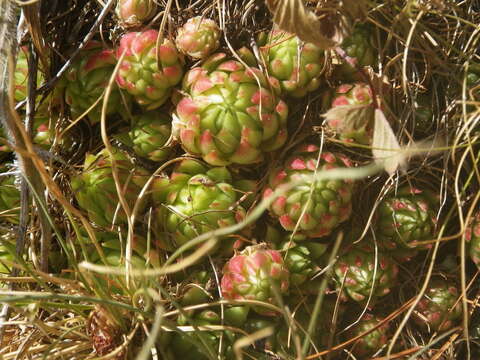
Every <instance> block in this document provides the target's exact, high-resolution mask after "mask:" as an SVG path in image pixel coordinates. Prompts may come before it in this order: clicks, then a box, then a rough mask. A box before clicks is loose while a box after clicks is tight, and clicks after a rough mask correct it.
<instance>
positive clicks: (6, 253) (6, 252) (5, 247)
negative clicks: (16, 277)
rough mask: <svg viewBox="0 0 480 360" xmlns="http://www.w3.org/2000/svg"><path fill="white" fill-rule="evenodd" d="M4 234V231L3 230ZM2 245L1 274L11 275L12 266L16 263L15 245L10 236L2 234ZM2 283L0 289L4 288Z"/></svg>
mask: <svg viewBox="0 0 480 360" xmlns="http://www.w3.org/2000/svg"><path fill="white" fill-rule="evenodd" d="M1 231H2V232H3V229H2V230H1ZM0 236H1V238H0V240H1V243H0V274H10V270H11V268H12V264H11V263H13V262H14V261H15V257H14V256H13V254H14V253H15V245H14V243H13V242H11V240H13V239H11V238H10V236H11V235H10V234H8V233H7V234H1V235H0ZM3 285H6V284H3V282H2V281H0V289H1V288H2V287H3Z"/></svg>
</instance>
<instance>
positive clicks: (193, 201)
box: [153, 159, 245, 250]
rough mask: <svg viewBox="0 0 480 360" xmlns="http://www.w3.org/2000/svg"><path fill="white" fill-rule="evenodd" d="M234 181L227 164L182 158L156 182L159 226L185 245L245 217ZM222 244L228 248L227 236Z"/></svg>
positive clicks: (162, 231) (160, 231)
mask: <svg viewBox="0 0 480 360" xmlns="http://www.w3.org/2000/svg"><path fill="white" fill-rule="evenodd" d="M234 184H235V182H234V181H233V179H232V175H231V174H230V172H229V171H228V170H227V168H225V167H213V168H212V167H209V166H207V165H206V164H204V163H202V162H200V161H197V160H193V159H185V160H182V161H181V162H180V163H178V164H177V165H176V167H175V169H174V170H173V172H172V174H171V176H170V178H169V179H167V178H159V179H157V180H156V181H155V182H154V185H153V198H154V200H155V202H156V204H157V205H158V206H157V210H156V213H155V223H156V229H158V231H159V233H162V234H165V233H167V234H169V235H170V236H171V238H172V239H173V240H174V242H175V243H176V244H177V245H182V244H185V243H186V242H188V241H189V240H192V239H194V238H195V237H197V236H198V235H200V234H203V233H205V232H208V231H212V230H215V229H218V228H222V227H226V226H230V225H233V224H236V223H237V222H239V221H241V220H242V219H243V218H244V217H245V210H244V208H243V207H242V206H241V205H240V204H239V200H240V199H241V198H242V196H243V194H244V193H243V192H242V191H240V189H238V188H237V187H236V186H235V185H234ZM232 239H233V238H232ZM221 243H222V244H221V245H220V247H222V248H223V247H224V246H226V247H227V248H228V245H227V244H229V241H228V239H227V238H223V239H222V241H221ZM225 250H227V249H225Z"/></svg>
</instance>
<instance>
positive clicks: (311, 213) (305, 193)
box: [263, 144, 353, 240]
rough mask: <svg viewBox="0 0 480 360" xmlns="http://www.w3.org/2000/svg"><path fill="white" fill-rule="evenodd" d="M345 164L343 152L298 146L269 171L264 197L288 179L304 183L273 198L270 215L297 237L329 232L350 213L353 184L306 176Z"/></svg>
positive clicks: (320, 235)
mask: <svg viewBox="0 0 480 360" xmlns="http://www.w3.org/2000/svg"><path fill="white" fill-rule="evenodd" d="M348 166H351V163H350V161H349V159H347V158H346V157H344V156H343V155H340V154H333V153H330V152H320V149H319V147H318V146H316V145H313V144H310V145H304V146H301V147H300V148H298V149H297V150H296V151H295V153H294V154H293V155H292V156H290V157H289V158H288V159H287V160H286V161H285V163H284V165H283V166H281V167H279V168H278V169H276V170H274V171H273V172H272V173H271V175H270V177H269V181H268V184H267V187H266V189H265V190H264V193H263V196H264V197H269V196H273V195H272V194H273V192H274V190H275V189H278V188H279V187H281V186H282V185H284V184H288V183H289V182H291V181H299V180H305V182H303V183H300V184H298V185H296V186H294V187H293V188H291V189H290V190H288V191H287V192H286V193H285V194H283V195H280V196H278V197H277V198H275V200H274V201H273V202H272V204H271V205H270V213H271V215H272V216H274V217H276V218H278V220H279V221H280V224H281V225H282V227H283V228H284V229H285V230H287V231H290V232H294V238H295V239H296V240H302V239H305V238H320V237H324V236H327V235H329V234H330V233H331V232H332V230H333V229H334V228H336V227H337V226H338V225H339V224H340V223H342V222H343V221H345V220H347V219H348V218H349V216H350V213H351V208H352V204H351V198H352V189H353V183H352V181H350V180H343V179H328V180H317V181H314V180H312V179H310V178H309V176H312V175H314V174H315V173H316V172H319V171H324V170H330V169H335V168H342V167H348Z"/></svg>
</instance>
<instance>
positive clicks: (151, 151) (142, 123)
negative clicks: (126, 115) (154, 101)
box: [129, 111, 172, 161]
mask: <svg viewBox="0 0 480 360" xmlns="http://www.w3.org/2000/svg"><path fill="white" fill-rule="evenodd" d="M132 120H133V124H132V128H131V130H130V132H129V136H130V140H131V141H132V145H133V151H135V153H136V154H137V155H139V156H143V157H146V158H148V159H150V160H152V161H162V160H165V159H167V158H168V156H169V155H170V153H171V149H170V148H168V147H166V146H165V145H166V143H167V141H168V139H170V135H171V133H172V125H171V118H170V117H169V116H167V115H165V114H163V113H161V112H158V111H149V112H146V113H143V114H140V115H137V116H133V119H132Z"/></svg>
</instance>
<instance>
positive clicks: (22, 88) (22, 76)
mask: <svg viewBox="0 0 480 360" xmlns="http://www.w3.org/2000/svg"><path fill="white" fill-rule="evenodd" d="M13 76H14V82H15V101H17V102H19V101H23V100H25V99H26V98H27V84H28V58H27V49H26V48H25V47H20V48H19V50H18V56H17V62H16V65H15V72H14V74H13ZM42 81H43V74H42V73H41V72H40V71H38V72H37V86H39V85H40V84H41V83H42Z"/></svg>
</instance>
